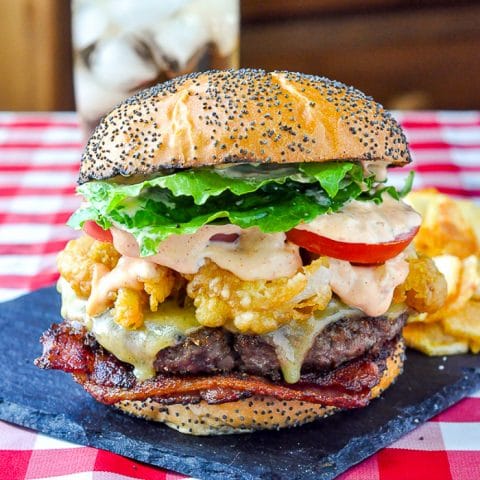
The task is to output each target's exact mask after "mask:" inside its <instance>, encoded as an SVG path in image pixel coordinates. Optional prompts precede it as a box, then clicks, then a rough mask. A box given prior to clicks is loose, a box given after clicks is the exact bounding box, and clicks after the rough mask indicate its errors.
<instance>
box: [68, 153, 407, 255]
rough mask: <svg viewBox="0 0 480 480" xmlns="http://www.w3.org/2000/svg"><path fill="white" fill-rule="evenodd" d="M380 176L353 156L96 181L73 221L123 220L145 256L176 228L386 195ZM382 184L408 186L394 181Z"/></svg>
mask: <svg viewBox="0 0 480 480" xmlns="http://www.w3.org/2000/svg"><path fill="white" fill-rule="evenodd" d="M374 183H375V182H374V179H373V177H372V176H369V175H367V176H365V175H364V171H363V169H362V167H361V166H360V165H358V164H355V163H353V162H328V163H322V164H298V165H289V166H287V167H274V168H266V167H265V166H259V167H254V166H253V167H252V166H244V165H239V166H235V167H231V168H225V169H221V170H218V169H217V170H215V169H213V168H201V169H196V170H185V171H180V172H176V173H172V174H170V175H166V176H163V177H156V178H152V179H149V180H146V181H144V182H142V183H138V184H133V185H123V184H115V183H112V182H107V181H94V182H90V183H87V184H84V185H82V186H81V187H79V189H78V191H79V192H80V193H81V194H82V195H83V196H84V197H85V198H86V199H87V200H88V203H87V204H86V205H85V206H83V207H81V208H80V209H79V210H77V211H76V212H75V213H74V214H73V215H72V217H71V218H70V220H69V222H68V224H69V225H70V226H72V227H74V228H81V227H82V225H83V223H84V222H85V221H87V220H93V221H95V222H96V223H97V224H98V225H100V226H101V227H102V228H104V229H108V228H110V227H111V226H117V227H119V228H121V229H123V230H126V231H128V232H130V233H131V234H132V235H133V236H134V237H135V238H136V240H137V242H138V243H139V245H140V253H141V255H142V256H147V255H152V254H154V253H156V251H157V249H158V244H159V243H160V242H161V241H163V240H165V239H166V238H168V237H169V236H170V235H172V234H191V233H195V232H196V231H197V230H198V229H199V228H200V227H202V226H203V225H205V224H207V223H210V224H211V223H213V224H225V223H232V224H235V225H238V226H239V227H241V228H249V227H252V226H256V227H258V228H260V230H262V231H263V232H265V233H274V232H285V231H288V230H290V229H292V228H294V227H295V226H297V225H298V224H299V223H301V222H309V221H311V220H313V219H314V218H315V217H316V216H318V215H321V214H324V213H329V212H335V211H337V210H339V209H340V208H341V207H342V205H344V204H345V203H346V202H348V201H350V200H352V199H355V198H358V199H361V200H362V199H363V200H370V201H375V202H378V201H381V198H382V197H381V195H382V193H378V192H380V191H381V190H382V188H381V187H380V188H379V187H378V186H375V185H374ZM374 187H375V188H374ZM383 192H387V193H388V194H390V195H392V196H399V195H401V194H403V191H402V192H397V191H396V190H395V189H394V188H393V187H383Z"/></svg>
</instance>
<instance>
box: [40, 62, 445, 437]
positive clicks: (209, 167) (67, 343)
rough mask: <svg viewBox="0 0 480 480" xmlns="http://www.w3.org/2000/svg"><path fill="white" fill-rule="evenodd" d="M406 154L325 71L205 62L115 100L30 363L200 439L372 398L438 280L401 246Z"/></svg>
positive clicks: (437, 295) (391, 131) (376, 117)
mask: <svg viewBox="0 0 480 480" xmlns="http://www.w3.org/2000/svg"><path fill="white" fill-rule="evenodd" d="M410 161H411V160H410V155H409V151H408V147H407V143H406V140H405V136H404V134H403V133H402V130H401V128H400V127H399V125H398V124H397V122H396V121H395V120H394V118H393V117H392V116H391V115H390V114H389V113H388V112H386V111H385V110H384V109H383V108H382V106H381V105H379V104H378V103H376V102H374V101H373V100H372V99H371V98H369V97H367V96H365V95H364V94H363V93H361V92H360V91H358V90H356V89H354V88H352V87H347V86H345V85H343V84H341V83H338V82H335V81H332V80H329V79H326V78H322V77H317V76H312V75H304V74H300V73H291V72H265V71H263V70H252V69H244V70H238V71H210V72H205V73H195V74H191V75H187V76H184V77H180V78H177V79H174V80H172V81H169V82H166V83H163V84H160V85H157V86H155V87H153V88H150V89H148V90H145V91H143V92H141V93H139V94H138V95H136V96H134V97H132V98H129V99H127V100H126V101H125V102H124V103H122V104H121V105H119V106H118V107H116V108H115V109H114V110H113V111H112V112H111V113H110V114H108V115H107V116H106V117H105V118H104V119H103V120H102V122H101V123H100V125H99V126H98V127H97V129H96V130H95V132H94V134H93V136H92V137H91V138H90V140H89V142H88V144H87V146H86V149H85V152H84V154H83V156H82V161H81V167H80V176H79V187H78V192H79V194H81V195H82V196H83V199H84V202H83V203H82V205H81V206H80V208H79V209H78V210H77V211H76V212H75V213H74V214H73V216H72V217H71V219H70V220H69V224H70V225H71V226H72V227H74V228H76V229H83V235H82V236H80V237H79V238H77V239H75V240H72V241H70V242H69V243H68V244H67V246H66V247H65V249H64V250H63V251H62V252H61V253H60V255H59V257H58V267H59V271H60V279H59V281H58V290H59V292H60V293H61V297H62V309H61V314H62V317H63V318H64V321H63V322H62V323H59V324H55V325H52V326H51V328H50V329H49V330H47V331H46V332H45V333H44V334H43V336H42V338H41V342H42V343H43V349H44V351H43V354H42V356H41V357H40V358H38V359H37V360H36V365H37V366H39V367H40V368H46V369H59V370H63V371H65V372H68V373H71V374H72V375H73V377H74V379H75V380H76V381H77V382H78V383H79V384H80V385H82V386H83V388H84V389H85V390H86V391H87V392H88V393H89V394H90V395H92V396H93V397H94V398H95V399H96V400H98V401H99V402H102V403H104V404H107V405H113V406H114V407H116V408H118V409H120V410H122V411H124V412H127V413H129V414H132V415H136V416H139V417H143V418H147V419H150V420H155V421H159V422H164V423H166V424H167V425H168V426H170V427H173V428H175V429H177V430H179V431H181V432H185V433H190V434H195V435H209V434H227V433H238V432H247V431H252V430H257V429H273V428H281V427H287V426H295V425H299V424H302V423H305V422H310V421H313V420H315V419H318V418H320V417H324V416H327V415H330V414H332V413H334V412H336V411H339V410H342V409H350V408H357V407H364V406H366V405H367V404H368V403H369V402H370V401H371V400H372V399H373V398H375V397H377V396H378V395H379V394H381V392H383V391H384V390H385V389H386V388H387V387H388V386H390V385H391V384H392V383H393V382H394V381H395V379H396V378H397V376H398V375H399V374H400V373H401V371H402V365H403V361H404V344H403V341H402V337H401V331H402V327H403V325H404V323H405V321H406V318H407V316H408V314H409V312H410V311H412V310H415V311H418V312H427V311H431V310H434V309H436V308H438V306H439V305H440V304H441V303H442V302H443V300H444V297H445V293H446V286H445V281H444V279H443V277H442V276H441V275H440V273H439V272H438V271H437V270H436V268H435V266H434V264H433V263H432V261H431V260H430V259H428V258H426V257H421V256H419V255H417V254H416V252H415V251H414V250H413V247H412V246H410V242H411V241H412V239H413V237H414V235H415V233H416V232H417V230H418V228H419V225H420V221H421V219H420V216H419V215H418V214H417V213H416V212H415V211H414V210H413V209H412V208H411V207H410V206H408V205H407V204H405V203H404V202H403V201H402V197H403V196H404V195H405V194H406V193H407V192H408V190H409V189H410V187H411V181H412V178H411V177H409V178H408V179H407V181H406V184H405V187H404V188H402V190H400V191H399V190H397V189H395V188H394V187H393V186H389V185H388V183H387V180H386V173H387V168H388V167H399V166H402V165H406V164H407V163H409V162H410Z"/></svg>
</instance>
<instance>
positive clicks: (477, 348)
mask: <svg viewBox="0 0 480 480" xmlns="http://www.w3.org/2000/svg"><path fill="white" fill-rule="evenodd" d="M470 350H471V351H472V353H480V343H477V342H470Z"/></svg>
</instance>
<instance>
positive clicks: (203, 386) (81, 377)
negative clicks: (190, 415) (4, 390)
mask: <svg viewBox="0 0 480 480" xmlns="http://www.w3.org/2000/svg"><path fill="white" fill-rule="evenodd" d="M41 341H42V343H43V345H44V352H43V355H42V356H41V357H40V358H39V359H37V360H36V365H37V366H39V367H41V368H53V369H59V370H64V371H66V372H70V373H73V374H74V378H75V380H76V381H77V382H78V383H80V384H81V385H83V387H84V388H85V390H86V391H87V392H89V393H90V394H91V395H92V396H93V397H94V398H95V399H96V400H98V401H100V402H102V403H105V404H108V405H112V404H115V403H117V402H121V401H123V400H131V401H133V400H140V401H143V400H146V399H147V398H154V399H155V400H157V401H160V402H163V403H168V404H171V403H195V402H198V401H200V400H206V401H207V402H208V403H223V402H230V401H235V400H238V399H240V398H247V397H250V396H253V395H262V396H269V397H274V398H277V399H279V400H300V401H308V402H312V403H320V404H323V405H332V406H336V407H340V408H353V407H361V406H365V405H366V404H367V403H368V401H369V398H370V389H371V388H372V387H373V386H375V385H376V384H378V382H379V380H380V377H381V374H382V372H383V370H384V368H385V362H384V358H385V356H386V354H388V352H386V353H384V354H383V356H382V357H381V358H380V357H377V358H370V357H368V356H364V357H362V358H360V359H357V360H355V361H353V362H350V363H348V364H345V365H342V366H340V367H338V368H336V369H335V370H332V371H330V372H328V373H325V374H315V373H309V374H306V375H302V378H301V379H300V381H299V382H297V383H295V384H287V383H284V382H273V381H270V380H268V379H266V378H263V377H259V376H254V375H248V374H241V373H236V374H218V375H201V376H180V375H176V376H168V375H162V374H159V375H157V376H156V377H154V378H152V379H149V380H146V381H143V382H141V381H137V380H136V378H135V376H134V375H133V373H132V367H131V366H130V365H128V364H125V363H123V362H120V361H119V360H117V359H116V358H115V357H114V356H113V355H112V354H110V353H108V352H106V351H105V350H104V349H103V348H101V347H100V346H99V345H98V344H97V343H96V342H95V341H94V340H93V339H91V338H90V336H89V335H88V334H86V331H85V330H82V329H76V328H75V327H72V326H71V325H69V324H67V323H63V324H61V325H53V326H52V328H50V329H49V330H48V331H47V332H45V334H44V335H43V337H42V339H41ZM384 352H385V350H384Z"/></svg>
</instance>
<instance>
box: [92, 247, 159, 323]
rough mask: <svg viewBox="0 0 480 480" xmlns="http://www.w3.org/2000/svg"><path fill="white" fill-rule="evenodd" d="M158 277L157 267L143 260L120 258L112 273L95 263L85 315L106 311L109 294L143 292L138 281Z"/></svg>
mask: <svg viewBox="0 0 480 480" xmlns="http://www.w3.org/2000/svg"><path fill="white" fill-rule="evenodd" d="M158 276H159V273H158V266H157V265H156V264H155V263H152V262H149V261H147V260H144V259H143V258H130V257H121V258H120V260H119V261H118V263H117V265H116V267H115V268H114V269H113V270H112V271H108V269H107V268H106V267H105V266H104V265H102V264H100V263H97V264H96V265H95V270H94V274H93V278H92V292H91V294H90V297H89V298H88V302H87V313H88V314H89V315H98V314H99V313H102V312H103V311H104V310H105V309H107V308H108V306H109V304H110V297H109V294H110V292H115V291H117V290H118V289H119V288H131V289H133V290H143V285H142V283H141V282H140V281H139V279H144V280H147V279H153V278H156V277H158Z"/></svg>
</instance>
